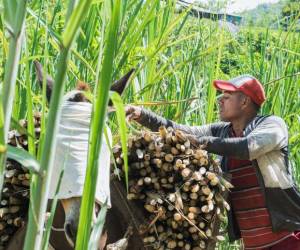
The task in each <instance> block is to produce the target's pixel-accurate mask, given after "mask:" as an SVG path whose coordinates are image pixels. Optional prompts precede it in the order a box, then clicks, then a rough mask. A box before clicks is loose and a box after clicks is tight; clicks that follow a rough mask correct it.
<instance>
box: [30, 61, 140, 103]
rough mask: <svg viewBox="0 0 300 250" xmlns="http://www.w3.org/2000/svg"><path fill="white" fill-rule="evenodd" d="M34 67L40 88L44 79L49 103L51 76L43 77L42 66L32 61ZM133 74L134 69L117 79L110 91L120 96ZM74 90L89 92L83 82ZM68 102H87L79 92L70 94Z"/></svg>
mask: <svg viewBox="0 0 300 250" xmlns="http://www.w3.org/2000/svg"><path fill="white" fill-rule="evenodd" d="M34 65H35V69H36V72H37V80H38V82H39V84H40V85H41V86H42V84H43V80H44V79H45V78H46V97H47V100H48V102H50V99H51V94H52V90H53V87H54V80H53V78H52V77H51V76H49V75H46V76H45V75H44V73H43V66H42V65H41V64H40V62H38V61H34ZM133 72H134V69H131V70H130V71H129V72H128V73H127V74H125V75H124V76H123V77H122V78H121V79H119V80H118V81H115V82H114V83H113V84H112V85H111V87H110V90H111V91H115V92H117V93H118V94H119V95H122V93H123V92H124V90H125V88H126V87H127V84H128V80H129V78H130V76H131V75H132V73H133ZM76 89H77V90H82V91H87V90H89V85H88V84H87V83H85V82H81V81H78V82H77V87H76ZM68 100H69V101H73V102H89V101H88V99H87V98H86V97H85V95H83V94H82V93H81V92H76V91H75V92H73V95H72V92H71V94H70V95H69V99H68ZM108 105H109V106H112V102H111V100H110V101H109V103H108Z"/></svg>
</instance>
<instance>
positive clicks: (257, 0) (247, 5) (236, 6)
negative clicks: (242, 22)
mask: <svg viewBox="0 0 300 250" xmlns="http://www.w3.org/2000/svg"><path fill="white" fill-rule="evenodd" d="M276 2H278V0H235V1H234V3H233V4H231V5H229V6H228V12H240V11H243V10H246V9H254V8H255V7H256V6H257V5H259V4H262V3H276Z"/></svg>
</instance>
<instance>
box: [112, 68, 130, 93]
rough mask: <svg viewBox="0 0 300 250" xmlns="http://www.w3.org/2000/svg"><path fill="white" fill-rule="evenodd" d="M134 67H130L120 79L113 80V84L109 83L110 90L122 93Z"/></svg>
mask: <svg viewBox="0 0 300 250" xmlns="http://www.w3.org/2000/svg"><path fill="white" fill-rule="evenodd" d="M134 70H135V69H131V70H130V71H129V72H128V73H127V74H126V75H124V76H123V77H122V78H121V79H120V80H118V81H115V82H114V84H113V85H111V87H110V90H111V91H115V92H117V93H118V94H119V95H122V93H123V91H124V89H125V88H126V86H127V83H128V80H129V78H130V76H131V75H132V73H133V72H134Z"/></svg>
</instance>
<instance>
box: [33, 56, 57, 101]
mask: <svg viewBox="0 0 300 250" xmlns="http://www.w3.org/2000/svg"><path fill="white" fill-rule="evenodd" d="M33 63H34V66H35V70H36V75H37V80H38V82H39V84H40V86H41V87H42V86H43V80H44V78H45V75H44V74H43V66H42V64H40V62H39V61H36V60H35V61H33ZM53 85H54V80H53V79H52V77H51V76H49V75H47V76H46V96H47V100H48V102H50V98H51V93H52V89H53Z"/></svg>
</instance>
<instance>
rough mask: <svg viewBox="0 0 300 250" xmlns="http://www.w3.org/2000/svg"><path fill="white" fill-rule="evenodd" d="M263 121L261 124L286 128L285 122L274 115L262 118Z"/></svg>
mask: <svg viewBox="0 0 300 250" xmlns="http://www.w3.org/2000/svg"><path fill="white" fill-rule="evenodd" d="M262 117H263V118H264V119H263V121H262V122H263V123H265V124H266V123H272V124H274V123H275V124H278V125H280V126H283V127H285V126H286V123H285V121H284V120H283V119H282V118H281V117H279V116H276V115H267V116H262Z"/></svg>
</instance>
